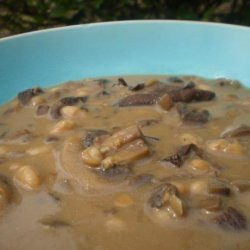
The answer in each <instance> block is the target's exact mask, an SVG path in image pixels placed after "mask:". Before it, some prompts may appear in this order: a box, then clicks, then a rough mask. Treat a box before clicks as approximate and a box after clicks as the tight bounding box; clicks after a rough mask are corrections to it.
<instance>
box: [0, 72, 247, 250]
mask: <svg viewBox="0 0 250 250" xmlns="http://www.w3.org/2000/svg"><path fill="white" fill-rule="evenodd" d="M166 86H167V87H166ZM68 97H70V98H68ZM0 114H1V116H0V174H1V175H0V232H1V237H0V249H62V250H63V249H95V250H101V249H156V248H157V249H173V250H174V249H227V250H228V249H229V250H231V249H232V250H234V249H235V250H236V249H237V250H238V249H249V248H250V233H249V220H250V212H249V210H250V198H249V197H250V196H249V194H250V92H249V90H247V89H246V88H244V87H242V86H241V85H240V84H239V82H238V81H233V80H228V79H204V78H200V77H195V76H177V77H176V76H175V77H173V76H125V77H123V78H119V79H118V77H112V78H107V79H86V80H82V81H75V82H67V83H64V84H61V85H57V86H54V87H52V88H48V89H43V90H42V89H40V88H34V89H30V90H26V91H23V92H21V93H19V94H18V96H17V98H16V99H15V100H13V101H11V102H9V103H7V104H5V105H3V106H2V107H1V108H0Z"/></svg>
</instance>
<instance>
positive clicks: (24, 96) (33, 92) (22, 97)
mask: <svg viewBox="0 0 250 250" xmlns="http://www.w3.org/2000/svg"><path fill="white" fill-rule="evenodd" d="M42 93H44V91H43V90H42V89H41V88H33V89H27V90H24V91H22V92H20V93H19V94H18V95H17V99H18V100H19V101H20V103H21V104H22V105H27V104H28V103H29V102H30V100H31V99H32V97H34V96H37V95H41V94H42Z"/></svg>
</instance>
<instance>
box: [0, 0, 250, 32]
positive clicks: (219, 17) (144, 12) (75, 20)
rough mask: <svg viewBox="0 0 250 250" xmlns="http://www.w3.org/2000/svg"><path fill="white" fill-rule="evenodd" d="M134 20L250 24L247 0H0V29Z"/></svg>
mask: <svg viewBox="0 0 250 250" xmlns="http://www.w3.org/2000/svg"><path fill="white" fill-rule="evenodd" d="M134 19H180V20H201V21H216V22H226V23H234V24H243V25H250V1H249V0H203V1H200V0H120V1H119V0H118V1H117V0H74V1H72V0H54V1H53V0H18V1H17V0H0V31H1V28H2V29H6V30H9V31H10V33H11V34H15V33H20V32H26V31H31V30H37V29H43V28H47V27H57V26H64V25H72V24H80V23H89V22H99V21H114V20H134Z"/></svg>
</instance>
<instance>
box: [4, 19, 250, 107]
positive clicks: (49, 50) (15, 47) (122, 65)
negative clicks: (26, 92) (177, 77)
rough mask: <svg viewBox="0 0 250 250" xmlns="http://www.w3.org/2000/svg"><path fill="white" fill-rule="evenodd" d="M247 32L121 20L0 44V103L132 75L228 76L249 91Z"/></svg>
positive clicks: (217, 26) (10, 39) (227, 27)
mask: <svg viewBox="0 0 250 250" xmlns="http://www.w3.org/2000/svg"><path fill="white" fill-rule="evenodd" d="M249 58H250V28H248V27H242V26H235V25H226V24H215V23H201V22H190V21H188V22H187V21H163V20H159V21H123V22H107V23H97V24H85V25H77V26H70V27H63V28H55V29H48V30H42V31H36V32H31V33H26V34H21V35H16V36H12V37H8V38H3V39H0V72H1V74H0V83H1V88H2V89H1V92H0V102H1V103H3V102H5V101H7V100H8V99H10V98H12V97H14V96H15V94H16V93H17V92H18V91H20V90H22V89H25V88H28V87H31V86H40V85H41V86H51V85H53V84H56V83H61V82H64V81H67V80H78V79H82V78H86V77H101V76H115V75H134V74H194V75H200V76H204V77H212V78H213V77H228V78H234V79H238V80H240V81H241V82H243V84H244V85H246V86H250V70H249Z"/></svg>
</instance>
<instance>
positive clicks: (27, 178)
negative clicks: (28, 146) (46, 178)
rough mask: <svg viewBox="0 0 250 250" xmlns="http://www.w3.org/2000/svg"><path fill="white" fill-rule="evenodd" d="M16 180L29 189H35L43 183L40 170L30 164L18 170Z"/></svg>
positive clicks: (22, 186)
mask: <svg viewBox="0 0 250 250" xmlns="http://www.w3.org/2000/svg"><path fill="white" fill-rule="evenodd" d="M14 181H15V182H16V183H17V184H18V185H19V186H20V187H21V188H23V189H25V190H27V191H32V190H35V189H37V188H39V186H40V185H41V184H42V179H41V176H40V174H39V173H38V171H37V170H36V169H34V167H32V166H28V165H26V166H22V167H21V168H19V169H18V170H17V171H16V173H15V175H14Z"/></svg>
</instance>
